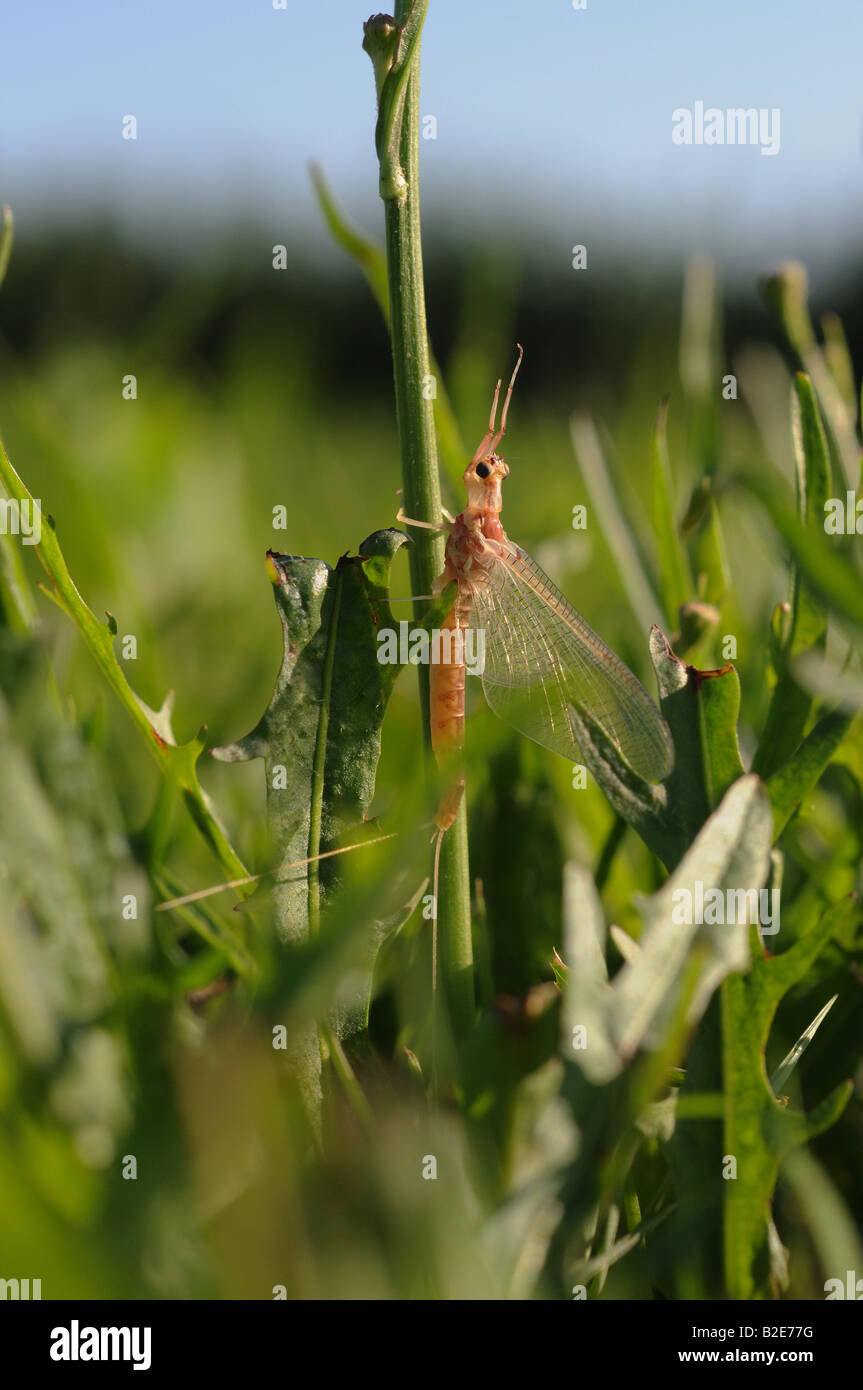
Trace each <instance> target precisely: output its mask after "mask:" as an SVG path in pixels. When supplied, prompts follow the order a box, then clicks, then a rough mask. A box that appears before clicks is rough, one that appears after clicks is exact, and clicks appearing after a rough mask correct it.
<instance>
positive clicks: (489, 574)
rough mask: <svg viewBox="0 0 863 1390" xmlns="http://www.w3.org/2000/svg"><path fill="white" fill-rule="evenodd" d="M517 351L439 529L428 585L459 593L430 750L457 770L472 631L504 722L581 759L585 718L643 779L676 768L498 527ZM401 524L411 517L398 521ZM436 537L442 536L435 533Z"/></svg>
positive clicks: (621, 680) (605, 662)
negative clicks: (451, 510) (440, 560)
mask: <svg viewBox="0 0 863 1390" xmlns="http://www.w3.org/2000/svg"><path fill="white" fill-rule="evenodd" d="M522 356H523V350H522V347H521V345H520V344H519V347H518V359H517V361H516V364H515V368H514V370H513V373H512V376H511V378H510V382H509V386H508V388H507V392H506V397H505V399H504V404H503V410H502V412H501V418H500V425H499V426H498V425H497V424H496V420H497V409H498V403H499V400H500V389H501V383H500V381H499V382H498V383H497V387H496V389H495V393H494V399H493V401H492V406H491V413H490V415H489V422H488V430H487V432H486V434H485V436H484V438H483V439H482V441H481V443H480V445H479V447H478V449H477V450H476V453H475V454H474V456H473V458H472V459H471V461H470V463H469V464H468V466H467V468H466V469H465V472H464V484H465V487H466V489H467V506H466V507H465V508H464V510H463V511H462V512H460V513H459V515H458V516H457V517H455V518H449V519H448V520H447V523H446V526H445V527H443V528H442V529H446V530H447V531H448V532H449V534H448V536H447V543H446V561H445V565H444V569H443V572H442V573H441V575H440V576H439V578H438V579H437V580H436V582H435V594H437V595H440V594H441V593H443V591H444V589H446V587H447V586H448V585H449V584H451V583H453V582H455V584H456V585H457V592H456V596H455V599H454V601H453V604H452V607H451V609H450V611H449V613H448V614H447V617H446V618H445V620H444V628H449V629H450V630H451V632H452V635H453V638H456V637H459V638H460V640H456V641H451V642H450V644H449V653H450V656H449V659H446V658H445V654H446V653H447V646H442V647H441V659H440V660H439V661H437V662H436V663H434V664H433V665H432V666H431V669H430V685H431V700H430V710H431V713H430V718H431V741H432V748H433V750H434V753H435V756H436V758H437V760H438V762H439V763H445V762H446V763H449V762H450V761H457V762H458V761H460V758H461V755H462V752H463V748H464V726H465V664H464V661H463V660H460V659H459V654H460V653H462V652H463V650H464V636H465V633H466V632H467V630H468V629H469V628H471V627H472V628H474V629H475V631H476V633H482V635H483V638H484V641H483V646H484V652H485V664H484V670H483V672H482V685H483V692H484V694H485V698H486V700H487V701H488V704H489V706H490V707H491V709H492V710H493V711H494V713H495V714H497V715H498V716H499V717H500V718H501V719H503V720H504V721H505V722H506V723H508V724H510V725H512V726H513V727H514V728H515V729H518V730H519V732H521V733H523V734H526V735H527V737H528V738H531V739H533V740H534V741H535V742H536V743H539V744H542V745H543V747H545V748H549V749H551V750H552V751H553V752H555V753H560V754H562V755H563V757H565V758H568V759H569V760H570V761H576V762H577V761H581V759H582V756H583V755H582V750H581V747H580V742H579V733H578V724H579V722H580V718H581V715H582V714H586V715H587V716H588V717H589V718H590V720H591V721H592V722H593V723H594V724H596V725H597V726H598V727H599V729H600V730H601V731H602V733H603V734H604V735H605V736H606V738H607V739H608V740H609V741H610V742H611V743H612V744H613V745H614V747H615V748H616V749H617V751H618V753H619V754H620V756H621V757H622V758H623V760H624V762H625V763H627V764H628V766H629V767H630V768H631V769H632V771H633V772H635V773H637V774H639V775H640V776H641V777H643V778H644V779H645V781H648V782H659V781H662V780H663V778H665V777H666V776H667V775H668V773H669V772H670V771H671V767H672V764H673V757H674V755H673V747H672V742H671V735H670V732H669V729H668V725H667V724H666V722H665V720H664V719H663V718H662V715H661V714H660V713H659V710H658V709H657V708H656V706H655V704H654V703H653V701H652V700H651V698H650V696H649V695H648V693H647V691H646V690H645V689H644V686H643V685H642V684H641V683H640V681H638V680H637V679H636V678H635V676H634V675H633V674H632V672H631V671H630V670H629V669H628V668H627V667H626V666H625V665H624V664H623V662H622V661H621V660H620V658H619V657H617V656H615V654H614V652H613V651H612V650H611V648H610V647H608V646H606V644H605V642H603V640H602V638H601V637H599V636H597V634H596V633H595V632H594V631H593V629H592V628H591V627H589V626H588V624H587V623H586V622H585V620H584V618H582V616H581V614H580V613H577V612H576V610H575V609H574V608H573V606H572V604H571V603H570V602H569V600H568V599H566V598H565V597H564V595H563V594H562V593H561V592H560V590H559V589H557V588H556V587H555V585H554V584H553V583H552V582H551V580H550V579H549V578H548V576H547V575H546V574H544V573H543V571H542V570H541V569H540V567H539V565H537V564H536V562H535V561H534V560H532V559H531V558H530V556H529V555H528V554H527V552H526V551H524V550H522V549H521V547H520V546H518V545H516V544H515V542H514V541H511V540H510V539H509V537H508V536H507V534H506V532H505V531H504V529H503V526H502V525H501V521H500V511H501V506H502V496H501V484H502V482H503V480H504V479H505V478H507V477H508V476H509V467H508V465H507V464H506V462H505V461H504V459H503V458H501V456H500V455H499V454H498V453H497V448H498V445H499V444H500V442H501V440H502V439H503V437H504V434H505V432H506V422H507V415H508V413H509V405H510V401H511V399H512V392H513V387H514V385H515V379H516V376H517V375H518V369H519V367H520V366H521V361H522ZM399 519H400V520H402V521H404V522H406V523H407V524H417V523H412V522H411V521H410V518H408V517H404V516H402V515H401V513H400V514H399ZM435 529H437V528H435ZM464 785H465V780H464V772H463V770H459V772H458V775H457V777H456V778H455V779H454V780H453V782H452V784H451V786H450V787H449V788H448V789H447V791H446V792H445V793H444V796H443V798H442V800H441V802H440V804H439V806H438V810H437V814H436V817H435V821H436V824H437V826H438V829H439V830H440V831H441V832H444V831H446V830H448V829H449V827H450V826H451V825H452V823H453V821H454V820H455V817H456V814H457V812H458V808H459V804H460V802H461V799H462V796H463V793H464Z"/></svg>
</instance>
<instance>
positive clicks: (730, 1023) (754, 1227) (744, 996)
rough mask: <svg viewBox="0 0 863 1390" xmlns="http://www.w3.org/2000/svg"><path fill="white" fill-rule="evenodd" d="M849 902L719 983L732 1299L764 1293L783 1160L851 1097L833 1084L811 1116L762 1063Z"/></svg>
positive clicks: (852, 905) (855, 909)
mask: <svg viewBox="0 0 863 1390" xmlns="http://www.w3.org/2000/svg"><path fill="white" fill-rule="evenodd" d="M859 911H860V909H859V905H858V904H857V902H856V901H855V900H854V899H846V900H844V901H843V902H840V903H838V904H837V905H836V906H835V907H832V908H830V909H828V911H827V912H825V913H824V914H823V916H822V917H821V918H820V919H819V921H818V922H817V923H816V924H815V926H814V927H813V928H812V929H811V930H810V931H809V932H808V933H807V935H806V936H804V937H803V938H802V939H801V940H799V941H797V942H795V944H794V945H793V946H791V947H790V948H789V950H787V951H785V952H783V954H782V955H779V956H763V957H762V956H756V957H755V958H754V959H753V962H752V968H751V970H750V971H749V973H748V975H746V976H733V977H731V978H729V979H728V980H726V981H725V983H724V984H723V986H722V1023H723V1030H722V1032H723V1048H722V1070H723V1078H724V1086H725V1125H724V1136H723V1141H722V1143H723V1151H724V1153H725V1154H728V1155H731V1156H733V1157H734V1158H736V1160H737V1177H736V1179H735V1180H734V1181H730V1182H723V1181H722V1178H721V1176H720V1174H719V1173H717V1174H716V1175H715V1180H716V1182H717V1183H718V1184H719V1185H720V1186H719V1187H718V1189H717V1190H718V1191H720V1192H721V1194H722V1198H723V1210H724V1222H723V1225H724V1258H725V1279H726V1288H727V1294H728V1296H729V1297H731V1298H747V1299H748V1298H757V1297H765V1296H769V1293H770V1289H769V1280H768V1271H769V1268H770V1260H769V1242H768V1224H769V1220H770V1199H771V1196H772V1193H773V1189H774V1187H775V1185H776V1178H777V1175H778V1172H779V1165H780V1163H781V1161H782V1159H783V1157H784V1156H785V1155H786V1154H787V1153H788V1152H789V1151H790V1150H791V1149H793V1148H795V1147H796V1146H797V1145H800V1144H803V1143H805V1142H806V1141H807V1140H808V1139H811V1138H814V1137H815V1136H816V1135H817V1134H820V1133H822V1132H823V1131H824V1130H825V1129H827V1128H829V1127H830V1125H832V1124H833V1123H834V1122H835V1120H836V1119H837V1118H838V1116H839V1115H840V1114H841V1112H842V1110H843V1108H844V1106H845V1104H846V1103H847V1101H848V1098H849V1096H850V1094H851V1089H852V1085H851V1083H850V1082H848V1083H845V1084H842V1085H840V1086H837V1087H836V1088H835V1089H834V1090H833V1091H832V1092H831V1093H830V1094H829V1095H828V1096H827V1097H825V1099H824V1100H823V1101H822V1102H821V1103H820V1104H819V1105H817V1106H816V1107H815V1108H814V1110H813V1111H811V1113H810V1114H809V1115H805V1114H803V1113H802V1112H799V1111H794V1110H791V1109H790V1107H788V1106H783V1105H780V1104H779V1102H778V1101H777V1099H776V1097H775V1095H774V1094H773V1092H772V1090H771V1088H770V1085H769V1082H768V1080H767V1074H766V1071H765V1066H764V1056H765V1051H766V1047H767V1040H768V1036H769V1033H770V1028H771V1026H772V1023H773V1018H774V1016H775V1013H776V1009H777V1007H778V1005H779V1002H780V1000H781V999H782V997H783V995H785V994H786V993H787V991H788V990H789V989H790V988H791V986H792V985H795V984H797V983H798V981H800V980H801V979H802V978H803V977H804V975H805V974H806V971H807V970H808V969H809V968H810V966H811V965H812V963H813V962H814V961H815V959H816V958H817V956H818V955H819V953H820V952H821V950H822V948H823V947H824V946H825V945H826V943H827V942H828V941H829V940H830V939H831V937H832V936H833V935H834V933H835V932H837V931H839V930H841V928H842V927H843V926H844V925H845V923H846V921H847V919H848V917H849V915H851V914H859Z"/></svg>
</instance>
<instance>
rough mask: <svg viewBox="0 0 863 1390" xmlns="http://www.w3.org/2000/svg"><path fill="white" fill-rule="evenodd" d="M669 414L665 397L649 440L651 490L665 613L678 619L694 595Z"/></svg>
mask: <svg viewBox="0 0 863 1390" xmlns="http://www.w3.org/2000/svg"><path fill="white" fill-rule="evenodd" d="M667 416H668V402H667V401H663V403H662V405H661V406H660V408H659V414H658V415H657V418H656V425H655V427H654V430H653V434H652V436H651V440H650V481H651V489H650V491H651V501H652V519H653V531H654V535H655V536H656V551H657V555H658V557H659V572H660V584H661V588H662V600H663V603H664V605H665V617H666V621H667V622H669V623H675V622H678V621H679V614H680V609H681V608H682V607H683V605H684V604H685V603H686V602H687V601H688V600H689V599H690V598H691V597H692V593H693V587H692V576H691V574H690V572H689V561H688V559H687V556H686V551H685V550H684V548H683V545H682V543H681V540H680V533H679V531H678V528H677V524H676V522H675V519H674V499H673V492H672V480H671V463H670V460H669V457H668V436H667Z"/></svg>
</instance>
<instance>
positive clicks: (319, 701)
mask: <svg viewBox="0 0 863 1390" xmlns="http://www.w3.org/2000/svg"><path fill="white" fill-rule="evenodd" d="M406 539H407V538H406V537H405V535H404V534H403V533H402V532H401V531H396V530H393V529H389V530H385V531H376V532H375V533H374V534H373V535H372V536H369V537H368V539H367V540H365V541H364V542H363V544H362V545H361V546H360V553H359V555H356V556H349V555H345V556H343V557H342V559H341V560H339V562H338V564H337V565H336V567H335V569H331V568H330V566H329V565H327V564H325V563H324V561H323V560H312V559H304V558H302V557H300V556H296V555H276V554H273V553H272V552H268V554H267V561H268V572H269V575H270V580H271V582H272V584H273V588H274V595H275V600H276V607H277V609H278V612H279V617H280V619H281V623H282V632H283V638H284V655H283V659H282V666H281V670H280V671H279V675H278V678H277V681H276V688H275V691H274V693H273V697H272V699H271V701H270V704H269V706H268V707H267V709H266V710H265V712H264V714H263V715H262V716H261V719H260V720H259V722H258V724H257V725H256V726H255V728H254V729H253V730H252V732H251V733H249V734H247V735H246V736H245V738H242V739H240V740H239V741H238V742H237V743H234V744H231V745H229V746H227V747H224V748H214V749H213V750H212V756H213V757H215V758H218V759H220V760H222V761H224V762H237V761H245V760H247V759H249V758H263V759H264V760H265V763H266V777H267V807H268V816H269V823H270V832H271V837H272V845H273V850H274V852H275V855H276V862H277V864H286V865H287V864H295V863H297V862H298V861H302V860H306V859H308V860H312V861H315V859H316V856H318V855H320V854H322V853H325V852H327V851H329V850H331V849H334V848H335V847H336V846H337V845H338V844H339V842H340V840H341V838H342V836H343V835H344V832H345V831H346V830H348V829H356V828H357V827H359V826H360V825H362V823H363V821H364V819H365V817H366V814H367V812H368V808H369V805H370V803H371V799H372V796H373V794H374V787H375V776H376V772H377V764H378V758H379V756H380V747H381V723H382V720H383V716H384V711H385V709H386V704H387V700H388V699H389V696H390V692H391V691H392V687H393V683H394V682H395V679H396V676H397V675H398V672H399V671H400V670H401V666H400V665H398V664H397V663H382V662H380V661H379V660H378V650H379V648H378V641H377V638H378V634H379V633H381V632H382V631H383V630H384V629H388V630H392V631H397V630H398V625H397V623H396V621H395V619H394V618H393V615H392V611H391V609H390V606H389V598H388V583H389V571H390V564H391V561H392V558H393V556H394V555H395V553H396V551H397V550H398V549H399V547H400V546H402V545H403V544H405V542H406ZM277 872H278V871H277ZM333 872H334V866H333V865H332V863H331V862H326V863H323V864H319V863H316V862H311V863H308V864H305V865H303V866H302V867H301V868H299V869H294V870H291V871H290V873H289V874H288V875H287V876H286V877H285V878H283V879H281V878H278V877H277V880H276V886H275V889H274V898H275V905H276V926H277V929H278V931H279V934H280V935H281V936H282V937H283V938H284V939H285V940H291V941H296V940H299V939H302V938H303V937H304V936H306V935H307V934H308V933H309V932H312V933H314V931H315V930H316V928H317V925H318V921H319V917H320V908H321V898H322V892H324V891H325V889H326V885H327V883H328V882H329V880H330V879H331V877H332V875H333Z"/></svg>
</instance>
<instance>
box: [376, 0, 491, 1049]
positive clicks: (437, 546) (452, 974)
mask: <svg viewBox="0 0 863 1390" xmlns="http://www.w3.org/2000/svg"><path fill="white" fill-rule="evenodd" d="M417 3H418V4H420V5H421V9H422V11H423V12H424V11H425V9H426V7H427V0H425V3H421V0H417ZM410 9H411V5H410V4H409V3H408V0H400V3H399V4H398V5H397V7H396V20H397V21H398V23H399V24H404V23H405V21H406V19H407V16H408V13H409V11H410ZM419 56H420V50H419V43H417V44H416V45H415V47H414V48H413V51H412V54H411V58H410V64H411V72H410V75H409V77H408V80H407V88H406V95H405V101H404V106H403V108H402V110H401V112H400V115H399V116H398V117H397V119H400V120H401V136H400V139H399V144H398V148H399V153H400V159H401V171H402V173H403V175H404V179H403V181H399V187H398V192H397V193H395V190H394V187H393V180H392V179H391V178H390V179H386V180H384V179H383V178H382V183H381V187H382V193H384V195H386V194H387V192H389V193H390V194H394V196H384V206H385V210H386V252H387V278H388V281H389V302H390V318H391V325H390V326H391V334H392V346H393V369H394V377H395V397H396V419H397V425H398V432H399V443H400V447H401V457H402V483H403V506H404V510H405V513H406V514H407V515H408V516H411V517H415V518H416V519H417V520H418V521H427V522H431V523H433V524H437V523H438V522H439V521H440V518H441V497H440V482H439V478H438V461H437V442H436V439H435V428H434V411H433V406H432V400H431V396H430V392H429V390H428V383H429V381H430V379H431V371H430V364H429V347H428V330H427V326H426V309H425V291H424V285H423V263H422V242H421V232H420V203H419ZM396 66H397V65H396ZM396 76H397V73H396V71H395V70H393V71H392V72H391V74H390V77H389V78H388V79H387V81H390V80H392V79H394V78H396ZM387 143H388V142H387V139H386V133H385V132H384V135H383V137H382V138H381V143H380V148H379V155H380V157H381V168H382V172H383V169H384V159H385V158H386V149H387ZM443 564H444V543H443V538H442V537H441V536H440V535H439V534H438V533H436V532H433V531H419V532H418V533H416V535H415V544H414V545H413V546H412V548H411V553H410V572H411V583H412V585H413V591H414V593H415V594H428V593H430V592H431V588H432V585H433V583H434V580H435V578H436V577H437V575H439V574H440V573H441V571H442V570H443ZM415 616H416V617H417V618H419V617H420V616H421V612H420V607H419V605H417V606H416V610H415ZM418 670H419V677H420V701H421V708H422V718H423V736H424V741H425V748H426V753H427V755H428V754H429V753H430V732H429V682H428V670H427V668H426V667H424V666H420V667H419V668H418ZM438 934H439V935H438V940H439V945H440V966H441V972H440V978H441V983H442V986H443V989H444V991H445V994H446V999H447V1002H448V1005H449V1011H450V1017H451V1021H452V1027H453V1032H454V1034H455V1036H456V1038H458V1037H460V1036H463V1035H464V1033H465V1032H466V1031H467V1030H468V1029H469V1027H470V1025H471V1023H472V1020H473V1011H474V990H473V946H472V941H471V920H470V876H469V870H468V846H467V818H466V815H465V809H464V805H463V804H462V807H461V808H460V810H459V814H458V817H457V819H456V821H455V824H454V825H453V826H452V827H451V828H450V830H449V831H448V832H447V834H446V836H445V837H444V842H443V845H442V849H441V860H440V883H439V893H438Z"/></svg>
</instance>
